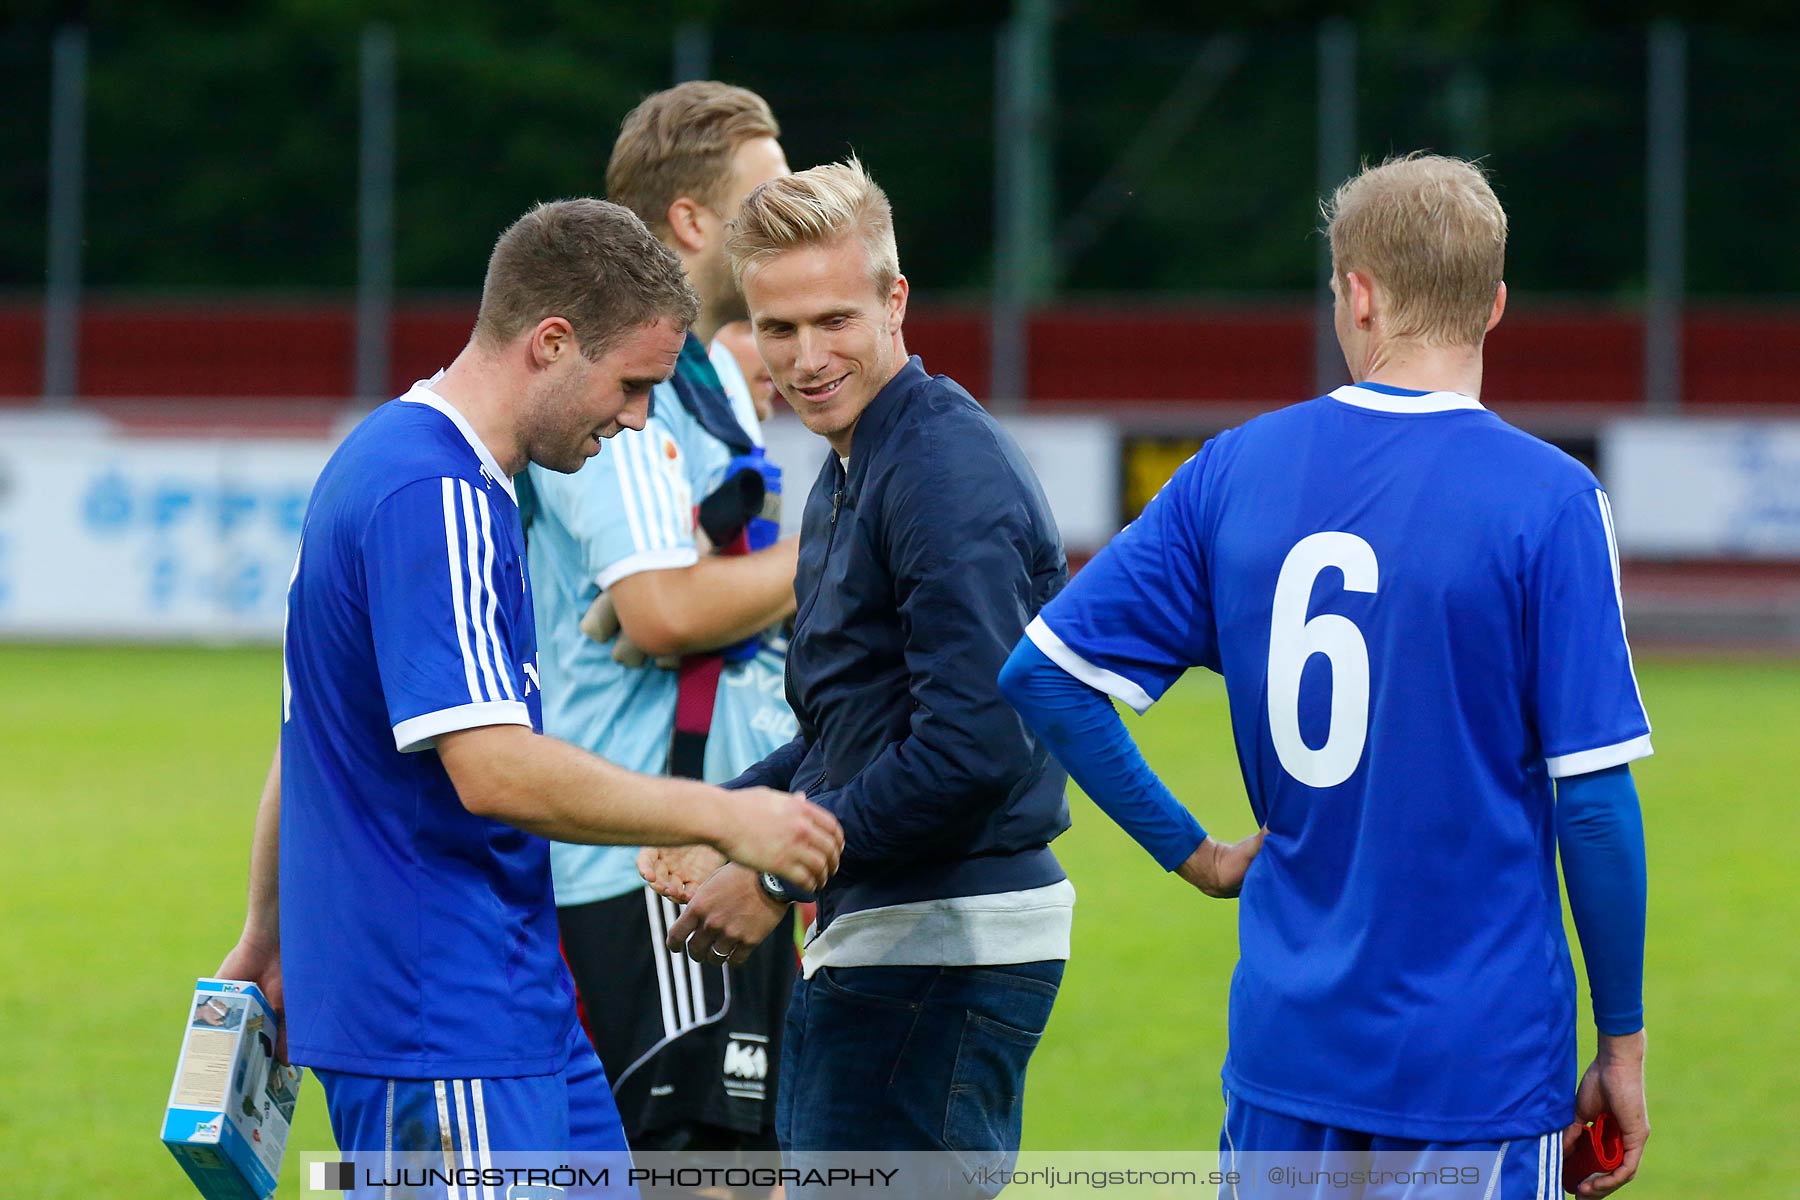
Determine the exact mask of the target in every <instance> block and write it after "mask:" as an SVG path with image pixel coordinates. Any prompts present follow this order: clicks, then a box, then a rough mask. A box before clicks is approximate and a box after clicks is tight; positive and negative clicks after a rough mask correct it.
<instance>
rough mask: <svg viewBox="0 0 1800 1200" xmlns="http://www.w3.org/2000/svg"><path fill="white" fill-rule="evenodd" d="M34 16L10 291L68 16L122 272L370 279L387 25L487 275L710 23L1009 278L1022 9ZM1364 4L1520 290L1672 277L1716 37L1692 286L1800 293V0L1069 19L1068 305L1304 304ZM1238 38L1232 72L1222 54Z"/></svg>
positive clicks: (17, 66) (430, 220) (401, 130)
mask: <svg viewBox="0 0 1800 1200" xmlns="http://www.w3.org/2000/svg"><path fill="white" fill-rule="evenodd" d="M8 8H9V12H10V14H11V16H10V20H9V22H8V29H7V32H6V33H5V34H4V35H0V101H4V102H5V103H6V104H7V106H8V113H9V120H8V121H7V122H6V123H5V124H4V126H3V127H0V156H3V157H0V162H3V164H4V165H0V287H7V288H11V289H15V290H31V289H35V288H36V287H38V286H40V285H41V281H42V278H43V261H44V254H43V242H44V236H43V230H44V205H45V201H46V195H45V192H46V168H45V162H46V155H47V146H48V96H47V93H48V89H49V43H50V37H51V35H52V33H53V31H54V30H55V29H56V28H57V27H58V26H59V25H60V24H62V23H64V22H66V21H69V20H78V21H81V22H82V23H84V24H86V25H87V27H88V28H89V29H90V30H91V50H90V73H89V81H88V86H89V112H88V158H87V175H88V211H87V249H86V258H85V265H86V274H87V278H88V280H89V282H90V283H92V284H93V285H95V286H99V287H105V288H119V289H137V290H167V289H212V288H225V289H238V288H260V289H272V290H278V291H295V290H302V291H303V290H309V289H328V290H331V291H341V290H342V289H345V288H348V287H349V286H351V285H352V284H353V283H354V277H355V262H356V224H357V215H356V203H355V201H356V181H357V157H358V150H357V136H358V88H359V74H358V47H359V41H360V36H361V32H362V29H363V27H364V25H365V24H366V23H367V22H369V21H381V22H383V23H386V24H388V25H389V26H390V27H391V28H392V29H393V30H394V32H395V35H396V43H397V47H398V49H397V99H398V160H397V180H396V213H397V262H396V278H397V282H398V284H399V285H400V286H401V287H402V288H403V289H408V290H411V291H415V292H418V291H425V292H428V291H437V290H445V291H452V292H455V293H458V294H467V292H468V291H470V290H471V289H473V288H474V287H475V286H477V285H478V283H479V280H480V275H481V267H482V262H483V259H484V257H485V252H486V249H487V247H488V246H489V245H490V244H491V241H492V239H493V237H494V234H495V233H496V231H497V230H499V229H500V228H501V227H502V226H503V225H504V224H505V223H506V222H507V221H509V220H510V219H511V218H512V217H514V216H516V215H517V214H518V213H519V212H520V211H522V210H523V209H524V208H525V207H526V206H527V205H528V204H530V203H532V202H533V201H536V200H541V199H550V198H554V197H557V196H565V195H575V194H592V193H596V192H598V191H600V190H601V188H602V187H603V186H604V172H605V163H606V158H607V155H608V153H609V151H610V149H611V145H612V141H613V137H614V135H615V134H616V132H617V129H618V123H619V120H620V118H621V117H622V116H623V115H624V113H625V112H626V111H627V110H628V109H629V108H630V106H631V105H632V104H634V103H635V102H636V101H637V100H638V99H639V98H640V97H641V96H643V95H644V94H645V93H646V92H649V91H651V90H654V89H656V88H659V87H663V86H666V85H667V83H668V82H669V81H670V79H671V77H672V75H671V72H672V39H673V34H674V31H675V29H676V27H677V26H678V25H679V24H680V23H681V22H683V21H698V22H701V23H703V24H705V25H706V26H707V27H708V28H709V29H710V30H711V34H712V60H711V61H712V74H714V75H715V76H717V77H720V78H726V79H730V80H733V81H735V82H740V83H743V84H745V85H747V86H750V87H753V88H756V89H757V90H759V91H761V92H762V93H763V94H764V95H766V96H767V97H768V98H769V100H770V101H771V103H772V104H773V105H774V107H775V110H776V112H777V114H778V115H779V116H780V118H781V120H782V123H783V125H784V127H785V136H784V141H785V142H786V145H787V149H788V153H789V157H790V159H791V161H792V162H793V163H794V165H795V166H796V167H803V166H807V165H811V164H813V163H817V162H822V161H827V160H831V159H836V158H840V157H842V156H843V155H844V154H846V153H848V152H849V151H850V150H852V149H854V150H855V151H856V152H857V153H858V154H860V155H861V156H862V157H863V159H864V161H865V162H867V163H868V164H869V166H870V168H871V169H872V170H873V171H874V172H875V174H876V176H877V178H879V179H880V180H881V181H882V182H883V184H884V185H885V186H886V187H887V188H888V190H889V192H890V193H891V194H892V196H893V198H894V203H895V209H896V215H897V219H898V223H899V234H900V241H901V247H902V254H903V261H904V265H905V266H906V269H907V271H908V273H909V274H910V275H911V276H912V277H913V278H914V280H915V283H916V284H917V285H918V286H920V287H921V288H923V289H925V294H926V295H927V296H930V297H940V298H941V297H944V296H946V295H950V294H955V293H963V294H969V295H978V294H980V293H981V292H982V291H983V290H984V289H985V288H986V287H987V285H988V281H989V279H990V277H991V271H992V234H993V220H994V218H993V205H994V194H993V169H994V168H993V165H994V148H993V130H994V119H995V97H994V47H995V42H994V38H995V31H996V29H997V28H998V26H999V25H1000V24H1001V23H1002V22H1003V21H1004V20H1006V18H1007V16H1008V14H1009V12H1010V9H1011V5H1010V4H1008V3H996V2H994V0H985V2H981V0H976V2H969V3H948V2H945V0H884V2H879V3H866V4H857V5H835V6H807V5H795V6H790V7H787V8H784V9H780V10H771V9H770V8H769V7H768V6H767V5H766V4H757V3H750V2H748V0H678V2H677V3H674V4H664V3H652V2H651V0H626V2H623V3H609V4H604V5H598V4H593V3H591V2H589V0H542V2H541V3H539V4H537V5H535V6H531V7H529V8H519V7H517V6H504V5H496V4H493V3H491V2H490V0H435V2H433V3H430V4H426V3H424V2H423V0H389V2H387V3H376V4H367V3H356V2H354V0H263V2H261V3H244V4H237V5H218V4H210V3H200V2H198V0H190V2H178V0H150V2H141V3H138V2H128V0H104V2H101V0H96V2H93V3H89V4H86V5H70V4H52V3H41V2H40V3H32V2H30V0H15V2H14V3H12V4H10V5H9V6H8ZM1346 11H1353V16H1354V19H1355V29H1356V33H1357V40H1358V48H1359V49H1358V71H1357V97H1356V107H1357V134H1358V136H1357V151H1358V154H1359V155H1360V156H1362V157H1364V158H1366V159H1369V160H1372V161H1374V160H1379V159H1380V158H1382V157H1384V156H1386V155H1387V154H1389V153H1394V152H1400V151H1405V150H1411V149H1419V148H1428V149H1436V150H1441V151H1445V152H1449V153H1457V154H1466V155H1477V156H1481V157H1483V158H1484V160H1485V161H1486V162H1487V163H1488V165H1489V166H1490V168H1491V169H1492V170H1493V172H1494V176H1495V180H1496V183H1497V185H1498V187H1499V189H1500V192H1501V196H1502V199H1503V200H1504V201H1505V203H1506V204H1507V206H1508V209H1509V211H1510V213H1511V215H1512V219H1513V227H1514V236H1513V242H1512V251H1511V261H1510V263H1509V276H1510V277H1511V278H1512V280H1513V281H1514V282H1515V284H1516V285H1518V286H1521V287H1522V288H1524V289H1526V290H1528V291H1530V292H1533V293H1540V294H1541V293H1545V292H1551V293H1557V292H1561V293H1576V294H1582V295H1587V296H1597V297H1612V298H1621V299H1630V298H1632V297H1634V296H1635V295H1636V294H1637V293H1638V291H1639V289H1640V288H1641V285H1642V272H1643V266H1642V264H1643V257H1644V246H1643V241H1644V239H1643V220H1644V190H1645V175H1644V141H1645V117H1644V90H1645V71H1646V65H1645V63H1646V55H1645V39H1644V29H1645V25H1644V22H1645V21H1646V20H1647V19H1648V18H1649V17H1650V16H1655V15H1668V16H1673V17H1676V18H1681V19H1695V20H1705V21H1707V22H1709V23H1710V24H1707V25H1703V26H1698V27H1696V30H1695V32H1694V33H1693V35H1692V38H1691V42H1690V62H1691V72H1690V84H1691V104H1690V118H1689V120H1690V139H1689V153H1690V164H1691V170H1690V173H1689V195H1690V220H1689V226H1688V237H1689V245H1690V267H1689V279H1690V283H1691V284H1692V286H1693V288H1694V289H1695V291H1696V292H1699V293H1703V294H1763V295H1768V294H1783V293H1787V294H1791V293H1800V256H1795V255H1792V254H1785V253H1779V252H1771V251H1770V249H1769V248H1770V247H1772V246H1773V247H1782V246H1786V245H1788V244H1790V243H1791V242H1792V241H1793V239H1794V237H1795V235H1796V233H1800V187H1796V186H1795V185H1796V184H1797V183H1800V179H1796V178H1795V177H1796V175H1800V165H1797V164H1800V159H1796V158H1795V156H1793V155H1791V154H1789V153H1788V152H1787V146H1788V143H1789V142H1790V141H1791V140H1792V139H1791V130H1792V123H1793V114H1794V113H1795V112H1796V111H1800V82H1796V80H1800V74H1797V73H1796V72H1794V71H1793V70H1792V66H1791V64H1792V61H1793V59H1794V56H1795V51H1796V50H1797V49H1800V40H1797V38H1796V35H1797V34H1800V16H1797V15H1796V14H1800V8H1795V7H1793V6H1791V5H1777V4H1773V3H1768V2H1766V0H1757V2H1754V3H1735V4H1729V3H1728V4H1722V5H1720V4H1715V5H1709V6H1707V7H1706V8H1704V9H1702V8H1701V6H1700V5H1698V4H1695V3H1691V2H1688V0H1684V2H1682V3H1661V4H1657V5H1654V6H1653V11H1651V10H1646V9H1645V8H1644V7H1643V6H1641V5H1625V4H1623V3H1617V4H1587V5H1532V4H1519V3H1497V2H1493V0H1488V2H1475V0H1468V2H1464V3H1459V4H1435V3H1428V2H1426V0H1381V2H1377V3H1372V4H1367V5H1362V6H1357V7H1356V8H1355V9H1354V10H1346V9H1345V8H1344V7H1343V6H1334V5H1327V4H1318V3H1299V2H1294V0H1246V2H1245V3H1241V4H1238V5H1233V6H1231V7H1230V8H1228V9H1227V8H1221V7H1220V6H1216V5H1211V6H1202V5H1170V4H1167V3H1166V2H1165V3H1148V2H1146V0H1116V2H1109V3H1100V2H1099V0H1074V2H1069V3H1064V4H1063V5H1061V6H1060V8H1059V10H1058V20H1057V24H1056V30H1055V37H1054V57H1053V78H1054V86H1053V92H1054V98H1053V104H1054V108H1053V112H1052V117H1051V132H1052V147H1053V153H1052V173H1053V193H1054V194H1053V199H1052V209H1053V214H1052V215H1053V224H1054V231H1053V233H1054V236H1053V241H1055V242H1056V250H1055V266H1056V275H1057V279H1058V284H1059V289H1060V290H1061V292H1062V293H1063V294H1064V295H1071V296H1074V297H1077V298H1079V297H1080V296H1083V295H1090V296H1099V295H1109V294H1118V293H1141V292H1145V291H1151V292H1161V293H1188V294H1194V293H1206V294H1234V295H1255V294H1261V293H1280V294H1292V293H1295V292H1305V291H1308V290H1310V289H1311V288H1312V287H1313V286H1314V283H1315V278H1316V273H1317V256H1318V252H1319V242H1318V236H1317V229H1318V224H1319V220H1318V212H1317V201H1318V196H1317V190H1318V183H1319V181H1318V179H1317V177H1316V172H1317V168H1316V165H1315V154H1316V136H1317V121H1318V98H1317V30H1318V22H1319V21H1320V20H1322V19H1324V18H1326V17H1328V16H1331V15H1334V14H1337V13H1343V12H1346ZM777 20H779V21H780V22H782V23H781V24H776V21H777ZM1208 55H1210V56H1212V57H1211V58H1209V59H1206V61H1208V62H1212V63H1215V64H1221V63H1222V64H1224V65H1223V66H1222V67H1221V68H1220V69H1217V70H1212V71H1210V73H1209V72H1208V71H1199V72H1198V73H1197V74H1196V73H1195V72H1196V68H1195V63H1196V62H1197V61H1199V60H1201V59H1202V58H1203V57H1204V56H1208ZM1184 88H1185V89H1186V90H1185V91H1184V90H1183V89H1184ZM1170 111H1174V112H1175V113H1176V114H1177V115H1178V117H1179V119H1177V120H1174V121H1172V122H1165V125H1164V127H1163V133H1164V135H1165V136H1163V137H1161V138H1160V139H1157V138H1153V137H1151V136H1150V135H1149V134H1147V133H1146V130H1147V129H1154V127H1155V122H1156V120H1157V116H1158V114H1159V113H1162V114H1163V115H1164V116H1167V115H1168V113H1169V112H1170ZM1147 143H1154V144H1147ZM1126 168H1129V169H1126Z"/></svg>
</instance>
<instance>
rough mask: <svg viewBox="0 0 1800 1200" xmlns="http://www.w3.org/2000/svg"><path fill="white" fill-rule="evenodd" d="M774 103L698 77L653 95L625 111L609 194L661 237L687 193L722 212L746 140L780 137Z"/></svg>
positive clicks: (615, 146) (609, 174)
mask: <svg viewBox="0 0 1800 1200" xmlns="http://www.w3.org/2000/svg"><path fill="white" fill-rule="evenodd" d="M780 136H781V126H780V125H778V124H776V122H775V113H774V112H773V111H772V110H771V109H770V108H769V102H768V101H767V100H764V99H763V98H762V97H761V96H759V95H757V94H756V93H755V92H753V91H751V90H750V89H749V88H741V87H736V86H734V85H732V84H729V83H720V82H718V81H717V80H714V79H697V80H691V81H689V82H687V83H682V84H677V85H676V86H675V87H672V88H668V89H666V90H664V91H660V92H654V93H652V94H651V95H649V96H646V97H645V98H644V99H643V101H642V102H640V103H639V104H638V106H637V107H636V108H634V109H632V110H631V111H630V112H629V113H627V114H626V116H625V120H624V123H623V124H621V125H620V127H619V136H618V139H617V140H616V141H614V142H613V149H612V158H611V159H610V160H608V162H607V164H606V194H607V196H608V197H609V198H610V199H612V200H613V201H615V202H617V203H619V204H623V205H624V206H625V207H626V208H629V209H630V210H631V211H632V212H634V213H636V214H637V215H638V216H639V217H641V218H642V219H643V221H644V223H645V224H646V225H648V226H650V228H651V229H652V230H653V231H655V232H656V233H658V234H664V233H667V232H668V229H669V206H670V205H671V204H673V203H675V201H677V200H679V199H680V198H681V197H683V196H688V197H691V198H692V199H694V200H697V201H699V202H700V203H701V204H704V205H706V206H707V207H708V208H712V209H715V210H716V209H717V208H718V206H719V204H720V203H721V201H722V200H723V199H724V195H725V189H726V188H727V187H728V186H729V185H730V183H731V160H732V156H733V155H735V154H736V153H737V148H738V147H739V146H741V145H743V144H744V143H745V142H748V141H751V140H752V139H755V138H762V137H771V138H773V137H780Z"/></svg>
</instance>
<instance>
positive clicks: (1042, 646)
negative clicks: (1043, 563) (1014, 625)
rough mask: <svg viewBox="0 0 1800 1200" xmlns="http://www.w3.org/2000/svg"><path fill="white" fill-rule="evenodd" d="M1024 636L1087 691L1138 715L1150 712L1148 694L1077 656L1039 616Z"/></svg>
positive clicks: (1032, 620)
mask: <svg viewBox="0 0 1800 1200" xmlns="http://www.w3.org/2000/svg"><path fill="white" fill-rule="evenodd" d="M1025 636H1026V637H1028V638H1030V639H1031V643H1032V645H1034V646H1036V647H1037V648H1038V649H1039V650H1042V651H1043V652H1044V657H1045V658H1048V659H1049V660H1050V661H1051V662H1053V663H1055V664H1056V665H1057V666H1059V667H1061V668H1062V669H1063V670H1065V671H1067V672H1068V673H1069V674H1071V675H1073V676H1074V677H1075V678H1077V679H1079V680H1081V682H1083V683H1085V684H1087V685H1088V686H1089V687H1091V688H1097V689H1098V690H1100V691H1102V692H1105V693H1106V694H1107V695H1109V696H1112V697H1115V698H1116V699H1119V700H1123V701H1124V702H1125V703H1127V704H1129V705H1131V707H1132V710H1133V711H1134V712H1136V713H1137V714H1138V715H1139V716H1143V715H1144V713H1146V712H1148V711H1149V710H1150V706H1151V705H1152V704H1154V703H1155V701H1154V700H1152V699H1151V698H1150V693H1149V692H1146V691H1145V690H1144V689H1143V688H1141V687H1139V686H1138V685H1137V684H1135V683H1133V682H1132V681H1131V680H1129V679H1127V678H1125V677H1124V676H1123V675H1120V674H1119V673H1118V672H1116V671H1108V670H1106V669H1105V668H1104V667H1096V666H1095V665H1094V664H1093V663H1091V662H1089V661H1088V660H1087V659H1085V658H1083V657H1081V655H1079V654H1077V653H1075V652H1074V651H1073V650H1071V649H1069V647H1068V646H1066V645H1065V644H1064V643H1063V640H1062V639H1061V638H1059V637H1057V636H1056V632H1055V631H1054V630H1053V629H1051V628H1050V626H1048V625H1046V624H1044V618H1043V617H1033V618H1032V619H1031V624H1029V625H1027V626H1026V627H1025Z"/></svg>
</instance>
